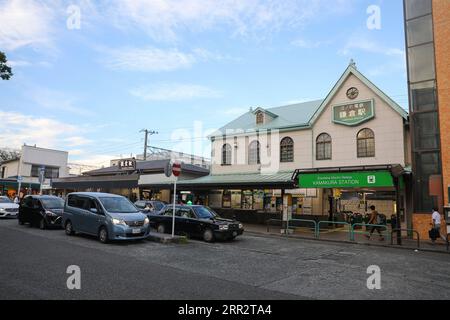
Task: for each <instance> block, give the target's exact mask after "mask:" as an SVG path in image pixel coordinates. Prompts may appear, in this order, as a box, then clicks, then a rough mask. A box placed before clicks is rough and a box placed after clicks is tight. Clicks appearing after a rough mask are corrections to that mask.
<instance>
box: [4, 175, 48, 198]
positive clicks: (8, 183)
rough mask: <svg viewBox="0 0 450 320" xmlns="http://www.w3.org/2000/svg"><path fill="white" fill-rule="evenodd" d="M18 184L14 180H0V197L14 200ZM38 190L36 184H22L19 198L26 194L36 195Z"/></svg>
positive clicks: (38, 186)
mask: <svg viewBox="0 0 450 320" xmlns="http://www.w3.org/2000/svg"><path fill="white" fill-rule="evenodd" d="M18 188H19V184H18V182H17V180H16V179H0V195H3V196H8V197H10V198H14V197H15V196H16V195H17V191H18ZM39 190H40V185H39V184H38V183H31V182H22V183H21V186H20V198H22V197H23V196H25V195H27V194H37V193H38V192H39Z"/></svg>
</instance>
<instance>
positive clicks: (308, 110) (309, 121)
mask: <svg viewBox="0 0 450 320" xmlns="http://www.w3.org/2000/svg"><path fill="white" fill-rule="evenodd" d="M350 74H353V75H354V76H356V77H357V78H358V79H359V80H361V82H362V83H364V84H365V85H366V86H367V87H369V88H370V89H371V90H372V91H373V92H374V93H375V94H376V95H378V96H379V97H380V98H381V99H382V100H384V101H385V102H386V103H387V105H388V106H390V107H391V108H392V109H394V110H395V111H396V112H397V113H398V114H399V115H400V116H401V117H403V118H405V119H406V118H407V116H408V113H407V112H406V110H404V109H403V108H402V107H400V106H399V105H398V104H397V103H396V102H395V101H393V100H392V99H391V98H390V97H388V96H387V95H386V94H385V93H384V92H383V91H382V90H380V89H379V88H378V87H377V86H375V84H373V83H372V82H371V81H370V80H369V79H367V78H366V77H365V76H364V75H363V74H362V73H361V72H359V71H358V70H357V69H356V66H355V64H354V63H353V62H351V63H350V65H349V66H348V67H347V69H346V70H345V72H344V73H343V74H342V76H341V77H340V78H339V80H338V81H337V82H336V84H335V85H334V87H333V88H332V90H331V91H330V92H329V93H328V95H327V97H326V98H325V99H322V100H314V101H309V102H303V103H297V104H291V105H287V106H282V107H275V108H261V107H259V108H257V109H256V110H249V111H248V112H247V113H245V114H243V115H242V116H240V117H239V118H237V119H235V120H233V121H231V122H230V123H228V124H227V125H225V126H223V127H222V128H220V129H219V130H218V131H216V132H214V133H213V134H211V135H210V137H215V136H221V135H227V134H239V133H241V132H242V133H244V132H251V131H258V130H269V129H271V130H272V129H279V130H283V129H293V128H302V127H303V128H310V127H311V126H312V125H313V124H314V122H315V121H316V120H317V119H318V118H319V116H320V115H321V113H322V112H323V111H324V109H325V108H326V106H327V105H328V103H329V102H330V101H331V99H332V98H333V97H334V95H335V94H336V92H337V91H338V90H339V89H340V88H341V86H342V85H343V84H344V82H345V80H346V79H347V78H348V76H349V75H350ZM259 110H261V111H264V112H266V113H267V114H268V115H269V116H271V117H272V118H273V119H272V120H271V121H269V122H267V123H264V124H260V125H257V124H256V121H255V120H256V119H255V112H256V111H259ZM227 130H228V131H229V132H227ZM230 131H231V132H230Z"/></svg>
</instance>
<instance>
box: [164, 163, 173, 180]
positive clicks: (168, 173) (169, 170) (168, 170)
mask: <svg viewBox="0 0 450 320" xmlns="http://www.w3.org/2000/svg"><path fill="white" fill-rule="evenodd" d="M164 174H165V175H166V177H167V178H169V177H170V176H171V175H172V163H171V162H170V161H167V163H166V166H165V167H164Z"/></svg>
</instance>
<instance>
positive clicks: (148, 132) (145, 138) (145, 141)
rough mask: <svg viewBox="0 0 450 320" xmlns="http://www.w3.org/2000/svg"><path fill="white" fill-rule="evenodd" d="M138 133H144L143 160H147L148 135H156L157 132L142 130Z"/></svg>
mask: <svg viewBox="0 0 450 320" xmlns="http://www.w3.org/2000/svg"><path fill="white" fill-rule="evenodd" d="M139 132H144V133H145V137H144V160H147V148H148V135H154V134H158V132H157V131H154V130H148V129H142V130H141V131H139Z"/></svg>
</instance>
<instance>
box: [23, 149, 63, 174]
mask: <svg viewBox="0 0 450 320" xmlns="http://www.w3.org/2000/svg"><path fill="white" fill-rule="evenodd" d="M68 157H69V154H68V152H66V151H59V150H51V149H44V148H37V147H32V146H23V147H22V156H21V159H20V160H21V168H20V175H22V176H24V177H29V176H30V175H31V166H32V165H33V164H34V165H43V166H51V167H58V168H60V169H59V177H60V178H63V177H67V176H69V172H68V168H67V160H68Z"/></svg>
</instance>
